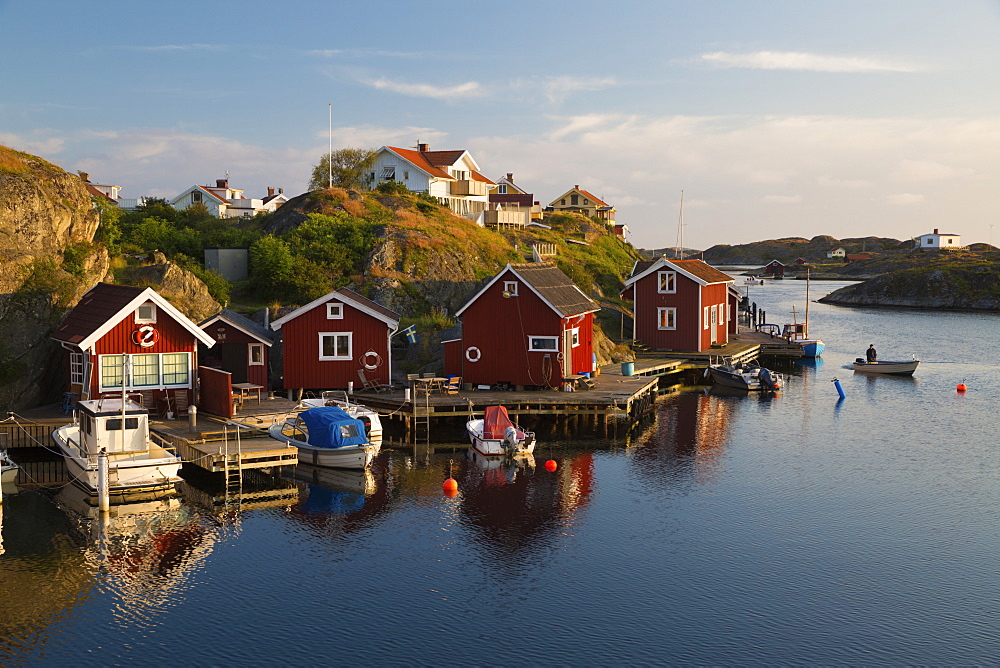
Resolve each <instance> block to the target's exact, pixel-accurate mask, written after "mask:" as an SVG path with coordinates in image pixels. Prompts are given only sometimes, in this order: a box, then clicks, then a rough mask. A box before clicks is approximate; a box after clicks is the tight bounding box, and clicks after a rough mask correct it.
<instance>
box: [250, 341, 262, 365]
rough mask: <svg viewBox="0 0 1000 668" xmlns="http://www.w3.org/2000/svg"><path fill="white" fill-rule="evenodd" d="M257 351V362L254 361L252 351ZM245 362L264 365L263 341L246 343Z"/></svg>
mask: <svg viewBox="0 0 1000 668" xmlns="http://www.w3.org/2000/svg"><path fill="white" fill-rule="evenodd" d="M255 350H256V351H258V353H259V354H258V355H257V359H258V360H260V361H258V362H254V361H253V358H254V354H253V353H254V351H255ZM247 364H248V365H249V366H264V344H263V343H248V344H247Z"/></svg>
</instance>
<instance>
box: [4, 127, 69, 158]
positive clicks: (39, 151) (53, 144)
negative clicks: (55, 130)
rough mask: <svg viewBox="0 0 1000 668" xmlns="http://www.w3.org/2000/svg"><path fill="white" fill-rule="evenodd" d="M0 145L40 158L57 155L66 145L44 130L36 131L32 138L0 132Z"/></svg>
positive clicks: (60, 139) (61, 138) (64, 141)
mask: <svg viewBox="0 0 1000 668" xmlns="http://www.w3.org/2000/svg"><path fill="white" fill-rule="evenodd" d="M0 144H3V145H4V146H9V147H10V148H12V149H14V150H15V151H23V152H25V153H31V154H32V155H37V156H40V157H44V156H52V155H58V154H59V153H60V152H62V150H63V148H64V147H65V145H66V140H65V138H63V137H56V136H52V135H50V134H49V131H46V130H36V131H35V132H33V133H32V136H25V135H16V134H11V133H9V132H0Z"/></svg>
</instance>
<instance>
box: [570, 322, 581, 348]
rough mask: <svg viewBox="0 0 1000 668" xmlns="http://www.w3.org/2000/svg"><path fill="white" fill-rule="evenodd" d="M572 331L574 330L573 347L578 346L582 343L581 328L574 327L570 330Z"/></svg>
mask: <svg viewBox="0 0 1000 668" xmlns="http://www.w3.org/2000/svg"><path fill="white" fill-rule="evenodd" d="M570 332H572V335H573V347H574V348H576V347H577V346H578V345H580V328H579V327H574V328H573V329H571V330H570Z"/></svg>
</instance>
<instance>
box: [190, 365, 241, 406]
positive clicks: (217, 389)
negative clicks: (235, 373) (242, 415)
mask: <svg viewBox="0 0 1000 668" xmlns="http://www.w3.org/2000/svg"><path fill="white" fill-rule="evenodd" d="M198 378H199V379H200V380H201V406H202V408H203V409H204V410H206V411H207V412H209V413H212V414H213V415H218V416H219V417H224V418H231V417H233V386H232V382H231V381H232V376H230V375H229V373H228V372H226V371H220V370H219V369H212V368H210V367H206V366H200V367H198Z"/></svg>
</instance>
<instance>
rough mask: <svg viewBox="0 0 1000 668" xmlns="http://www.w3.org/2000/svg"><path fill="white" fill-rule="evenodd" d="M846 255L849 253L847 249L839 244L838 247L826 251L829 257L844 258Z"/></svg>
mask: <svg viewBox="0 0 1000 668" xmlns="http://www.w3.org/2000/svg"><path fill="white" fill-rule="evenodd" d="M846 255H847V251H846V250H844V247H843V246H837V247H836V248H833V249H831V250H828V251H827V252H826V257H827V258H835V257H839V258H843V257H845V256H846Z"/></svg>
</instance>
